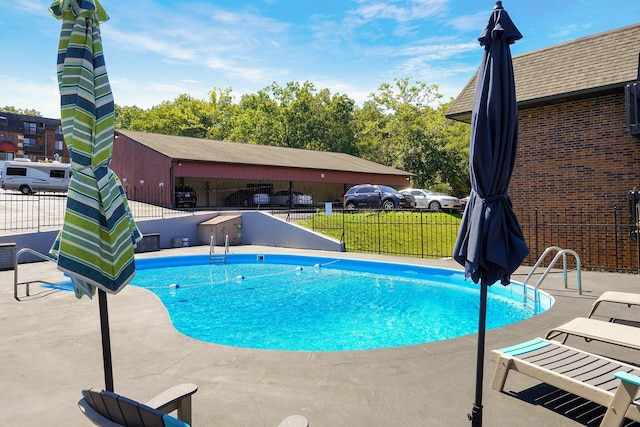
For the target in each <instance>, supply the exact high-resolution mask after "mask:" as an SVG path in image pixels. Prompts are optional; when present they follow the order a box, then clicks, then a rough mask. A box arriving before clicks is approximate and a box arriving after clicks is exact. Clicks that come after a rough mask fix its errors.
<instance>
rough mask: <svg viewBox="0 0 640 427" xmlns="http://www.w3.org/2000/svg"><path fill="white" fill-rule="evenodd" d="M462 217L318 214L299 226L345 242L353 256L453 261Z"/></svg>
mask: <svg viewBox="0 0 640 427" xmlns="http://www.w3.org/2000/svg"><path fill="white" fill-rule="evenodd" d="M460 221H461V215H460V214H448V213H443V212H438V213H434V212H420V211H363V212H353V213H344V214H338V213H334V214H333V215H331V216H326V215H325V214H324V212H316V213H315V214H314V215H313V216H312V217H311V218H309V219H305V220H303V221H297V223H298V224H299V225H302V226H304V227H307V228H310V229H312V230H314V231H317V232H319V233H322V234H325V235H327V236H330V237H333V238H335V239H338V240H343V241H344V243H345V247H346V249H347V250H348V251H349V252H364V253H380V254H391V255H403V256H418V257H423V258H443V257H450V256H451V254H452V253H453V247H454V245H455V242H456V237H457V234H458V228H459V227H460Z"/></svg>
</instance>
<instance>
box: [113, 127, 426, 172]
mask: <svg viewBox="0 0 640 427" xmlns="http://www.w3.org/2000/svg"><path fill="white" fill-rule="evenodd" d="M116 133H117V134H121V135H124V136H126V137H127V138H130V139H132V140H134V141H136V142H138V143H140V144H142V145H144V146H146V147H148V148H150V149H152V150H154V151H156V152H158V153H161V154H163V155H165V156H167V157H169V158H172V159H175V160H194V161H202V162H213V163H234V164H244V165H260V166H276V167H287V168H303V169H321V170H330V171H341V172H357V173H372V174H384V175H400V176H412V175H413V174H412V173H410V172H405V171H402V170H399V169H395V168H392V167H389V166H384V165H381V164H378V163H374V162H370V161H368V160H364V159H361V158H359V157H355V156H351V155H349V154H344V153H333V152H328V151H313V150H303V149H299V148H289V147H272V146H267V145H255V144H245V143H240V142H228V141H215V140H211V139H200V138H189V137H185V136H172V135H161V134H155V133H146V132H138V131H132V130H117V131H116Z"/></svg>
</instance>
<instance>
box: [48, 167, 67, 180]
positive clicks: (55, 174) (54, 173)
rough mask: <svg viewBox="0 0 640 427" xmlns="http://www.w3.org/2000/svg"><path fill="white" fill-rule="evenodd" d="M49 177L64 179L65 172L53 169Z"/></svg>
mask: <svg viewBox="0 0 640 427" xmlns="http://www.w3.org/2000/svg"><path fill="white" fill-rule="evenodd" d="M49 176H50V177H51V178H64V170H63V169H51V171H50V172H49Z"/></svg>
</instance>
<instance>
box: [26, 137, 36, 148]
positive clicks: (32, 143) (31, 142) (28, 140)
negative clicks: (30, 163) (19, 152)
mask: <svg viewBox="0 0 640 427" xmlns="http://www.w3.org/2000/svg"><path fill="white" fill-rule="evenodd" d="M23 143H24V145H25V147H35V145H36V139H35V138H25V139H24V141H23Z"/></svg>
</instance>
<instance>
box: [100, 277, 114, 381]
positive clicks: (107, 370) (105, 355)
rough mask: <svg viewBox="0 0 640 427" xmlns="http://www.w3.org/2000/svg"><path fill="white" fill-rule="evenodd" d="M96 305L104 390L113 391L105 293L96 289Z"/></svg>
mask: <svg viewBox="0 0 640 427" xmlns="http://www.w3.org/2000/svg"><path fill="white" fill-rule="evenodd" d="M98 304H99V305H100V331H101V336H102V362H103V367H104V383H105V386H104V389H105V390H107V391H113V365H112V363H111V334H110V333H109V309H108V307H107V293H106V292H105V291H103V290H102V289H98Z"/></svg>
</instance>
